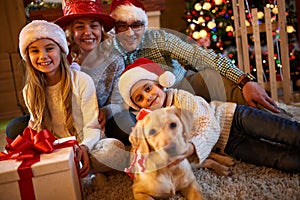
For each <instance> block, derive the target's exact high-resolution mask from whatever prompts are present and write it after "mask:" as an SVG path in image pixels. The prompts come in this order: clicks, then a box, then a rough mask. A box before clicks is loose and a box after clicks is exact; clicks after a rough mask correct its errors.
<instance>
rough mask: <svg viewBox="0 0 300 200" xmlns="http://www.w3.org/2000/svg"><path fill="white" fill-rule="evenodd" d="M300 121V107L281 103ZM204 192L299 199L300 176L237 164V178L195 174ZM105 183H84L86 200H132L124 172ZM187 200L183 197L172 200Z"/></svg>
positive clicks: (215, 198) (270, 199)
mask: <svg viewBox="0 0 300 200" xmlns="http://www.w3.org/2000/svg"><path fill="white" fill-rule="evenodd" d="M278 105H279V106H280V107H282V108H284V109H286V111H288V112H290V113H291V114H293V115H294V116H296V118H295V119H297V120H298V119H300V107H292V106H286V105H284V104H280V103H279V104H278ZM194 174H195V176H196V177H197V181H198V183H199V184H200V187H201V191H202V193H203V195H204V197H205V198H206V199H213V200H219V199H220V200H223V199H228V200H232V199H238V200H244V199H247V200H257V199H262V200H299V199H300V174H288V173H284V172H281V171H278V170H274V169H270V168H266V167H257V166H254V165H251V164H246V163H243V162H239V161H236V165H235V166H234V168H233V175H232V176H228V177H220V176H217V175H216V174H215V173H213V172H212V171H210V170H207V169H199V170H195V171H194ZM105 176H106V178H103V177H102V178H103V181H102V182H101V184H97V185H96V184H95V183H93V181H91V180H90V179H85V180H84V181H83V187H84V196H85V199H86V200H132V199H133V195H132V190H131V185H132V181H131V179H130V178H129V176H127V175H126V174H125V173H123V172H119V171H112V172H109V173H107V174H105ZM149 184H151V183H149ZM170 199H172V200H183V199H185V198H183V197H182V196H181V195H180V194H177V195H176V196H175V197H172V198H170Z"/></svg>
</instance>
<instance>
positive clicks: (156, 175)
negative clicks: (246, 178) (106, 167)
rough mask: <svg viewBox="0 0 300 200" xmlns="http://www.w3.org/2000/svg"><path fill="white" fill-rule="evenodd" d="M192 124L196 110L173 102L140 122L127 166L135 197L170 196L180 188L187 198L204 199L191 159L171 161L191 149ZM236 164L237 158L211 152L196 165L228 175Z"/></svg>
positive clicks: (133, 131) (131, 135) (131, 138)
mask: <svg viewBox="0 0 300 200" xmlns="http://www.w3.org/2000/svg"><path fill="white" fill-rule="evenodd" d="M192 125H193V116H192V114H191V113H190V112H188V111H183V110H180V109H178V108H176V107H173V106H172V107H168V108H161V109H157V110H155V111H152V112H150V113H149V114H148V115H146V116H145V117H144V118H143V119H142V120H139V121H138V122H137V124H136V126H135V127H134V128H133V130H132V131H131V133H130V136H129V140H130V142H131V144H132V159H131V160H132V164H131V166H130V167H129V168H127V169H126V170H125V171H126V172H127V173H128V174H129V175H130V176H131V177H132V178H133V185H132V190H133V194H134V198H135V199H154V198H156V197H169V196H173V195H175V193H176V192H177V191H178V192H181V194H182V195H183V196H184V197H185V198H187V199H199V200H200V199H203V195H202V193H201V191H200V186H199V184H198V183H197V181H196V178H195V176H194V174H193V171H192V167H191V164H190V162H189V161H188V160H187V159H186V158H184V159H183V160H182V161H181V162H179V163H176V164H171V165H170V163H172V161H174V159H175V160H176V158H178V157H180V156H181V155H183V153H184V152H185V151H186V150H187V147H188V142H189V131H190V129H191V128H192ZM233 164H234V162H233V159H231V158H229V157H226V156H223V155H219V154H216V153H211V154H210V155H209V158H207V159H206V160H205V161H204V162H203V163H202V164H201V165H199V166H197V165H195V166H194V167H196V168H199V167H200V168H203V167H206V168H209V169H212V170H214V171H215V172H217V173H218V174H219V175H223V176H224V175H225V176H226V175H229V173H230V168H229V167H228V166H232V165H233Z"/></svg>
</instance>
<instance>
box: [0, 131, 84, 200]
mask: <svg viewBox="0 0 300 200" xmlns="http://www.w3.org/2000/svg"><path fill="white" fill-rule="evenodd" d="M55 140H56V138H55V137H54V135H53V134H52V133H51V132H50V131H49V130H46V129H44V130H42V131H40V132H36V131H35V130H33V129H31V128H29V127H27V128H25V129H24V131H23V134H22V135H18V136H17V137H16V138H15V139H14V140H12V139H10V138H7V143H8V144H7V145H6V146H5V149H6V151H7V153H5V152H0V161H1V160H9V159H16V160H23V162H22V163H21V164H20V166H19V167H18V174H19V176H20V180H19V189H20V194H21V198H22V199H26V200H34V199H35V194H34V189H33V183H32V177H33V173H32V170H31V166H32V165H33V164H34V163H37V162H39V161H40V154H41V153H51V152H53V151H54V149H60V148H65V147H70V146H73V147H74V146H75V145H78V142H77V141H76V140H70V141H67V142H63V143H59V144H55V145H54V144H53V142H54V141H55ZM77 170H78V169H77Z"/></svg>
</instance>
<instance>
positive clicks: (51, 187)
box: [0, 147, 82, 200]
mask: <svg viewBox="0 0 300 200" xmlns="http://www.w3.org/2000/svg"><path fill="white" fill-rule="evenodd" d="M22 162H23V161H17V160H3V161H0V199H1V200H2V199H14V200H15V199H22V198H21V196H22V195H21V191H20V187H19V181H20V177H19V173H18V168H19V166H20V165H21V163H22ZM77 164H78V163H77V162H75V161H74V150H73V147H65V148H60V149H55V150H54V151H53V152H52V153H48V154H47V153H42V154H41V155H40V161H39V162H37V163H35V164H33V165H31V170H32V187H33V191H34V196H35V199H41V200H47V199H49V200H50V199H51V200H55V199H57V200H58V199H64V200H65V199H72V200H73V199H74V200H76V199H82V188H81V183H80V179H79V177H78V170H77V166H76V165H77ZM23 192H24V191H23ZM23 199H24V198H23ZM26 199H27V197H26Z"/></svg>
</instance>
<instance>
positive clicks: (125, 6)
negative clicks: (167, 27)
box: [110, 0, 148, 27]
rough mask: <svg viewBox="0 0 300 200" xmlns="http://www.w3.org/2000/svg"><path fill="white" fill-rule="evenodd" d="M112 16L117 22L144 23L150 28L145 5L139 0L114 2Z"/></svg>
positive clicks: (111, 9)
mask: <svg viewBox="0 0 300 200" xmlns="http://www.w3.org/2000/svg"><path fill="white" fill-rule="evenodd" d="M110 16H112V18H114V19H115V20H116V21H122V22H127V21H143V22H145V27H148V16H147V14H146V11H145V7H144V5H143V4H142V3H141V2H139V1H138V0H112V2H111V6H110Z"/></svg>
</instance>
